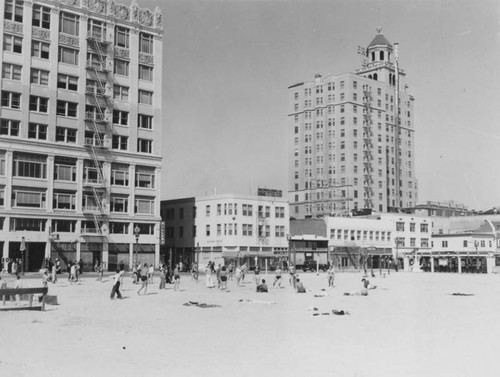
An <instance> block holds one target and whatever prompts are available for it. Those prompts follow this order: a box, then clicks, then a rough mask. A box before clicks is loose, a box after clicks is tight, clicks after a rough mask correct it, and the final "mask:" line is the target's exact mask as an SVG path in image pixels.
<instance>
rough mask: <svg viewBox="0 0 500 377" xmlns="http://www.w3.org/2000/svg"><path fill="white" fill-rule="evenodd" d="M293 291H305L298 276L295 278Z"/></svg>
mask: <svg viewBox="0 0 500 377" xmlns="http://www.w3.org/2000/svg"><path fill="white" fill-rule="evenodd" d="M295 291H296V292H297V293H306V288H305V287H304V284H302V282H301V281H300V279H299V278H297V280H296V282H295Z"/></svg>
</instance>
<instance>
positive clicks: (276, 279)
mask: <svg viewBox="0 0 500 377" xmlns="http://www.w3.org/2000/svg"><path fill="white" fill-rule="evenodd" d="M276 283H278V287H280V288H281V268H280V267H279V266H278V268H276V276H275V277H274V282H273V287H274V286H275V285H276Z"/></svg>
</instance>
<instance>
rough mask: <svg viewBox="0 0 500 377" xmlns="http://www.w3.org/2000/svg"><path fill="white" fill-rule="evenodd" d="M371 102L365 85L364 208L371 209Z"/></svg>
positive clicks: (370, 95)
mask: <svg viewBox="0 0 500 377" xmlns="http://www.w3.org/2000/svg"><path fill="white" fill-rule="evenodd" d="M371 102H372V93H371V89H370V88H369V87H368V85H365V87H364V88H363V165H364V200H365V208H373V199H372V198H373V165H372V161H373V143H372V140H373V132H372V116H371V109H372V107H371Z"/></svg>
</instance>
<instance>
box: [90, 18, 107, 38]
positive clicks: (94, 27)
mask: <svg viewBox="0 0 500 377" xmlns="http://www.w3.org/2000/svg"><path fill="white" fill-rule="evenodd" d="M104 26H105V25H104V23H103V22H102V21H97V20H94V19H92V18H89V20H88V22H87V36H88V37H89V38H93V39H96V40H98V41H105V37H106V33H105V27H104Z"/></svg>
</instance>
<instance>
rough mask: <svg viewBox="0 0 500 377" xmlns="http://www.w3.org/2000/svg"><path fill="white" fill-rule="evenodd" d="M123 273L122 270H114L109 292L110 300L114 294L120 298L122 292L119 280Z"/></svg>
mask: <svg viewBox="0 0 500 377" xmlns="http://www.w3.org/2000/svg"><path fill="white" fill-rule="evenodd" d="M124 273H125V271H124V270H121V271H120V270H116V274H115V275H113V288H112V289H111V294H110V296H109V297H110V298H111V300H114V298H115V294H116V296H117V297H118V298H119V299H121V298H122V294H121V293H120V280H121V279H122V276H123V274H124Z"/></svg>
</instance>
